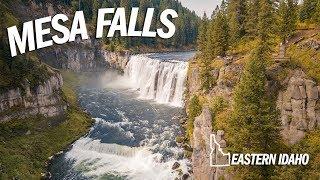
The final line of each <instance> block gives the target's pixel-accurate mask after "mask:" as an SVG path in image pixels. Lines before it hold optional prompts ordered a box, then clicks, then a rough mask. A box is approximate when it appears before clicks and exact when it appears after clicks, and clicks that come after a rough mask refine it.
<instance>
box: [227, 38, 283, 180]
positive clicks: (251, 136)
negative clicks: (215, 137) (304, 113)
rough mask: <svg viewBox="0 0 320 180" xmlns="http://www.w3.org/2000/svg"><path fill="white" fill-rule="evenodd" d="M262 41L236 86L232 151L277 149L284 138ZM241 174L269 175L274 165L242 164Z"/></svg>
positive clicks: (231, 134) (247, 175) (239, 171)
mask: <svg viewBox="0 0 320 180" xmlns="http://www.w3.org/2000/svg"><path fill="white" fill-rule="evenodd" d="M266 46H267V44H266V43H263V42H262V43H261V44H260V45H259V47H258V48H257V49H256V50H255V52H254V53H253V55H252V56H251V60H250V61H249V62H248V63H247V65H246V67H245V70H244V74H243V75H242V78H241V80H240V82H239V84H238V85H237V87H236V88H235V94H234V106H233V107H234V111H233V114H232V117H231V118H230V122H229V125H230V130H229V134H230V138H229V139H230V143H231V147H232V151H234V152H241V153H276V152H277V150H278V148H279V146H278V145H279V141H280V139H281V137H280V134H279V129H278V127H279V120H278V113H277V110H276V107H275V103H273V101H272V100H271V99H270V98H269V97H268V96H267V95H266V94H267V93H266V89H265V88H266V80H267V79H266V73H265V71H266V62H267V61H268V59H270V53H269V51H268V49H269V48H268V47H266ZM237 170H238V175H239V176H240V179H241V178H243V177H242V176H244V177H246V178H249V179H268V178H270V176H271V173H272V171H273V167H272V166H268V167H267V166H262V167H257V166H249V167H239V168H238V169H237Z"/></svg>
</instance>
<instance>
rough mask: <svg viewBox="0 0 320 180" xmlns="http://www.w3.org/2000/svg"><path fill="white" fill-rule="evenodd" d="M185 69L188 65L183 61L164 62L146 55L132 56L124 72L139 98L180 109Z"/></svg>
mask: <svg viewBox="0 0 320 180" xmlns="http://www.w3.org/2000/svg"><path fill="white" fill-rule="evenodd" d="M187 68H188V63H187V62H184V61H174V60H170V61H168V60H167V61H164V60H159V59H152V58H149V57H147V56H146V55H134V56H131V58H130V60H129V62H128V64H127V66H126V68H125V70H124V72H125V76H126V77H127V78H128V79H129V80H130V81H131V83H132V85H133V86H134V88H135V89H137V90H138V91H139V94H140V98H143V99H152V100H155V101H156V102H158V103H164V104H170V105H173V106H178V107H182V106H183V93H184V90H185V81H186V75H187Z"/></svg>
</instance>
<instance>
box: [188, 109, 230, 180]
mask: <svg viewBox="0 0 320 180" xmlns="http://www.w3.org/2000/svg"><path fill="white" fill-rule="evenodd" d="M211 120H212V116H211V112H210V110H209V108H208V107H204V108H203V110H202V113H201V114H200V115H199V116H198V117H196V118H195V121H194V131H193V141H192V147H193V153H192V156H191V158H192V165H193V175H194V178H195V179H220V178H223V179H230V177H229V175H227V174H226V173H225V168H224V167H211V166H210V164H225V163H227V162H228V159H225V157H224V156H223V155H222V154H221V152H220V151H219V149H218V148H221V150H223V149H224V148H225V147H226V141H225V140H224V132H223V131H221V130H218V131H213V130H212V123H211ZM212 134H214V135H215V140H216V141H217V143H219V145H220V147H218V146H217V145H216V144H214V143H212V142H213V139H210V138H212V136H211V135H212ZM210 141H212V142H211V143H210ZM210 145H212V147H210ZM210 154H211V155H210ZM211 158H212V159H211ZM210 161H211V162H210Z"/></svg>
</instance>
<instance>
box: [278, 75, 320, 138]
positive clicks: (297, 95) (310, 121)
mask: <svg viewBox="0 0 320 180" xmlns="http://www.w3.org/2000/svg"><path fill="white" fill-rule="evenodd" d="M285 87H286V88H285V90H283V91H280V92H279V95H278V101H277V107H278V109H279V110H280V112H281V123H282V131H281V133H282V136H283V138H284V139H285V140H286V141H287V142H288V143H289V144H295V143H297V142H299V141H300V140H301V139H302V138H303V137H304V136H305V132H306V131H308V130H313V129H314V128H315V127H316V126H320V96H319V92H320V86H318V85H317V84H316V82H315V81H313V80H312V79H310V78H308V77H307V75H306V74H305V73H304V72H303V71H302V70H295V71H294V72H293V75H292V76H290V77H288V78H287V80H286V82H285Z"/></svg>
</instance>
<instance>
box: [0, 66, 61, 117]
mask: <svg viewBox="0 0 320 180" xmlns="http://www.w3.org/2000/svg"><path fill="white" fill-rule="evenodd" d="M62 85H63V80H62V77H61V75H60V74H59V73H57V72H56V73H54V74H53V75H52V76H51V77H50V78H49V79H48V80H47V81H45V82H44V83H43V84H40V85H38V86H37V87H35V88H33V89H31V88H30V86H29V85H28V83H26V84H25V85H24V88H23V89H21V88H16V89H11V90H8V91H6V92H5V93H2V94H0V122H1V121H8V120H10V119H13V118H24V117H27V116H32V115H37V114H41V115H44V116H46V117H53V116H57V115H60V114H63V112H64V110H65V109H66V108H67V106H66V103H65V102H64V101H63V99H62V96H61V87H62Z"/></svg>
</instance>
